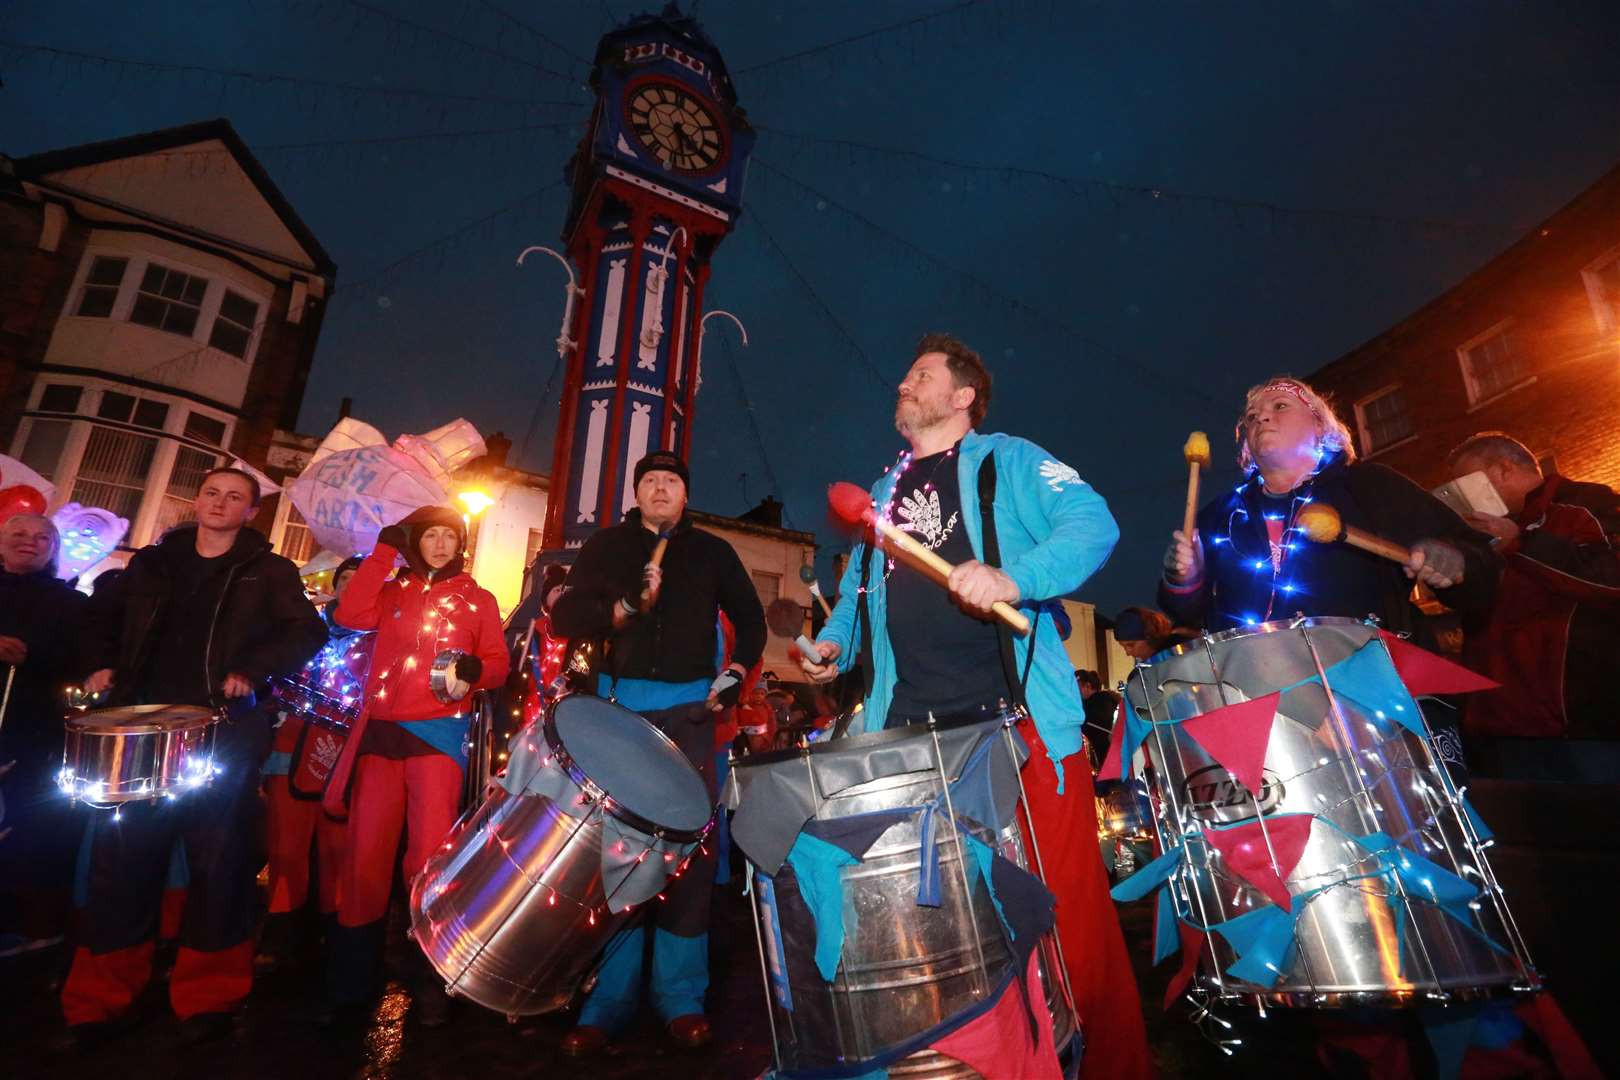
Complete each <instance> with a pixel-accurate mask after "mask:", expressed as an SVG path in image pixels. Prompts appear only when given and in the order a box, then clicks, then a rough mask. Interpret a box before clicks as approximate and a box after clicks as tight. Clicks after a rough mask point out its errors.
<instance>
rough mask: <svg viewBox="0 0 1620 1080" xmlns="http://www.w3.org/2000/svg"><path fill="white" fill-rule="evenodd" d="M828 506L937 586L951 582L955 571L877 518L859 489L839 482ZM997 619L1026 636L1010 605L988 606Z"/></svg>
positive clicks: (1025, 626)
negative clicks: (877, 537)
mask: <svg viewBox="0 0 1620 1080" xmlns="http://www.w3.org/2000/svg"><path fill="white" fill-rule="evenodd" d="M827 506H828V508H829V509H831V510H832V512H833V516H834V517H836V518H838V519H839V520H840V521H843V522H846V523H848V524H850V525H867V526H870V527H871V528H873V529H875V530H876V531H877V532H878V533H879V534H880V535H881V536H882V537H883V538H884V539H885V540H887V541H888V542H889V544H890V545H891V547H890V550H892V551H893V552H894V553H895V554H896V555H898V556H899V557H900V558H902V559H904V560H905V562H906V564H907V565H908V566H910V567H912V568H913V569H915V570H917V571H918V572H920V573H922V574H923V575H924V576H926V577H930V578H933V579H934V581H935V582H937V583H938V584H940V585H944V584H946V583H947V582H948V581H949V580H950V576H951V571H952V570H955V569H956V567H954V566H952V565H951V564H950V563H948V562H946V561H945V560H944V559H942V558H940V557H939V556H938V555H936V554H934V553H933V552H932V551H930V550H929V549H928V548H926V547H924V546H923V545H922V544H920V543H918V542H917V540H916V538H915V537H913V536H911V534H909V533H907V532H906V531H905V530H904V529H902V528H900V527H899V526H897V525H895V524H894V523H893V522H889V521H884V520H883V519H882V518H880V517H878V515H877V511H876V510H875V509H873V507H872V497H871V496H870V495H868V494H867V493H866V492H865V491H864V490H862V489H861V488H860V486H859V485H856V484H851V483H849V482H847V481H840V482H838V483H836V484H833V485H831V486H830V487H828V488H827ZM990 611H991V613H992V614H994V615H995V617H996V618H998V619H1000V620H1001V621H1002V622H1004V623H1006V624H1007V626H1008V627H1009V628H1010V629H1012V630H1013V631H1015V632H1016V633H1019V634H1027V633H1029V619H1028V618H1027V617H1026V616H1025V615H1024V613H1023V612H1022V611H1019V610H1018V609H1017V608H1015V607H1013V606H1012V605H1011V604H1008V603H1005V602H1003V601H1001V600H997V601H996V602H995V603H994V604H992V605H991V606H990Z"/></svg>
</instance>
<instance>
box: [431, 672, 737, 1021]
mask: <svg viewBox="0 0 1620 1080" xmlns="http://www.w3.org/2000/svg"><path fill="white" fill-rule="evenodd" d="M511 745H512V749H511V750H510V751H509V754H510V759H509V762H508V765H507V772H506V775H505V776H503V777H499V778H496V779H495V780H493V781H492V782H491V783H490V785H489V788H488V790H487V791H486V797H485V799H484V802H483V804H482V805H481V806H479V807H477V808H476V809H474V810H471V811H469V812H468V813H467V814H465V815H463V816H462V818H461V820H460V821H458V822H457V823H456V825H455V827H454V828H453V829H452V830H451V832H450V835H449V836H448V837H446V839H445V842H444V843H443V844H442V845H441V846H440V848H439V850H438V851H436V852H435V853H434V854H433V855H432V856H431V857H430V858H429V859H428V861H427V865H426V866H425V868H424V869H423V871H422V873H421V874H420V875H418V876H417V878H416V879H415V880H414V881H413V882H412V883H411V935H412V937H413V938H414V939H415V940H416V943H417V945H419V946H420V947H421V949H422V951H423V952H424V953H426V954H427V958H428V960H429V961H431V962H432V964H433V966H434V968H435V969H436V970H437V971H438V972H439V974H440V975H442V976H444V978H445V980H446V987H445V989H446V991H447V992H448V993H451V994H457V995H463V996H465V997H468V998H470V999H472V1000H473V1001H476V1002H477V1003H478V1004H480V1005H483V1006H485V1007H486V1008H490V1009H493V1010H495V1011H496V1012H500V1013H505V1014H506V1015H507V1016H508V1017H509V1018H512V1019H515V1018H517V1017H519V1016H528V1015H533V1014H535V1013H543V1012H550V1011H552V1010H555V1009H560V1008H562V1007H564V1006H565V1005H567V1004H568V1003H569V1001H570V999H571V998H572V997H573V995H574V992H575V990H576V989H577V988H578V986H579V984H580V982H581V981H582V980H583V979H584V978H585V977H586V975H587V974H588V973H589V970H590V968H591V965H592V962H593V961H594V960H595V959H596V956H597V954H598V953H599V952H600V951H601V949H602V947H603V945H605V944H606V943H607V940H608V939H609V938H610V937H611V936H612V935H613V933H614V932H615V931H616V930H618V929H619V928H620V927H621V926H622V925H623V924H624V923H625V922H626V921H627V920H628V919H629V918H630V915H631V910H632V909H633V908H634V906H635V905H637V904H641V903H644V902H647V901H651V900H652V899H653V898H654V896H655V895H656V894H657V893H658V892H659V891H660V890H662V889H663V887H664V886H665V885H666V884H667V883H668V882H669V881H670V879H671V878H672V877H673V876H675V875H676V874H677V873H678V872H680V871H681V870H683V869H684V867H685V866H686V860H687V856H688V855H689V854H690V852H691V850H692V848H693V847H695V846H696V845H697V844H698V843H699V842H700V841H701V840H702V839H703V838H704V837H705V836H706V835H707V834H708V831H709V829H710V827H711V822H712V819H713V814H714V802H713V800H712V799H711V798H710V796H709V791H708V786H707V785H706V784H705V783H704V781H703V778H702V776H700V775H699V774H698V772H697V770H696V769H694V768H693V767H692V765H691V763H690V762H688V761H687V760H686V758H685V757H684V756H683V755H682V754H681V752H680V750H679V749H678V748H677V747H676V746H675V744H674V743H673V742H671V741H670V740H669V739H668V738H667V737H666V736H665V735H664V734H663V733H662V732H660V731H659V730H658V729H657V728H655V727H653V726H652V725H651V724H649V723H647V721H645V720H643V719H642V718H641V717H639V716H637V715H636V714H635V713H633V712H630V711H629V710H628V709H622V708H620V707H619V706H617V705H614V704H612V703H610V702H607V701H603V700H601V699H600V698H595V697H590V696H586V695H573V696H570V697H565V698H562V699H560V700H558V701H556V702H554V703H553V704H552V705H551V707H550V709H548V710H547V712H546V715H545V716H544V717H543V718H542V720H541V721H539V722H538V723H536V724H532V725H530V726H529V727H527V728H525V729H523V731H521V732H519V733H518V734H517V735H516V736H514V737H513V740H512V744H511Z"/></svg>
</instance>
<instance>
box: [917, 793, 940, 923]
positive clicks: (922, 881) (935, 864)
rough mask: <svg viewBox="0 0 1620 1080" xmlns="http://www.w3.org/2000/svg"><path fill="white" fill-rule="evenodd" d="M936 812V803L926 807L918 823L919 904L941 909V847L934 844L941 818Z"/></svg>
mask: <svg viewBox="0 0 1620 1080" xmlns="http://www.w3.org/2000/svg"><path fill="white" fill-rule="evenodd" d="M936 810H937V806H936V805H935V804H934V803H929V804H927V805H926V806H924V807H923V808H922V818H921V820H919V821H918V823H917V836H918V840H917V843H918V858H919V861H918V864H917V903H918V904H919V905H920V906H922V907H936V908H937V907H939V845H938V844H937V843H935V842H934V834H935V833H936V832H937V831H938V830H937V829H936V828H935V826H936V824H937V823H938V818H939V815H938V814H937V813H935V811H936Z"/></svg>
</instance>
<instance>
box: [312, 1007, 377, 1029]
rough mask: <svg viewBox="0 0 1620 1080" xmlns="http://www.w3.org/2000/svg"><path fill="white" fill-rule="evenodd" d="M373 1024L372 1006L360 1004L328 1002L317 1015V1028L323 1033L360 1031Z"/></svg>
mask: <svg viewBox="0 0 1620 1080" xmlns="http://www.w3.org/2000/svg"><path fill="white" fill-rule="evenodd" d="M370 1022H371V1006H369V1005H365V1004H362V1003H360V1002H354V1001H345V1002H342V1003H332V1002H328V1003H327V1004H326V1005H324V1006H322V1008H321V1011H320V1012H318V1013H316V1014H315V1026H316V1027H318V1028H320V1029H321V1030H322V1031H359V1030H360V1029H361V1028H363V1027H365V1026H366V1025H367V1024H369V1023H370Z"/></svg>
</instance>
